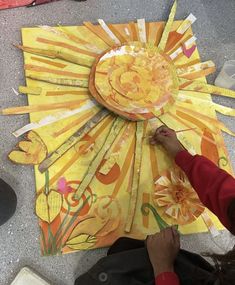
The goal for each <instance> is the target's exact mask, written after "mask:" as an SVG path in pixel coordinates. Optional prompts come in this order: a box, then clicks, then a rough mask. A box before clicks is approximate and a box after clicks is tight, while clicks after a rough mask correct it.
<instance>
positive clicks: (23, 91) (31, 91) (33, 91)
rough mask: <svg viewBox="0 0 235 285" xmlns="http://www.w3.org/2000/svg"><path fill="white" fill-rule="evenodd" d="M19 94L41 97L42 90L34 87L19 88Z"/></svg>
mask: <svg viewBox="0 0 235 285" xmlns="http://www.w3.org/2000/svg"><path fill="white" fill-rule="evenodd" d="M19 92H20V93H21V94H30V95H41V93H42V88H40V87H32V86H19Z"/></svg>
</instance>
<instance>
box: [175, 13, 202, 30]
mask: <svg viewBox="0 0 235 285" xmlns="http://www.w3.org/2000/svg"><path fill="white" fill-rule="evenodd" d="M196 20H197V18H196V17H195V16H194V15H193V14H192V13H191V14H189V15H188V17H187V18H186V19H185V20H184V21H183V23H182V24H181V25H180V26H179V28H178V29H177V30H176V32H177V33H179V34H181V35H182V34H184V33H185V32H186V31H187V30H188V28H189V27H190V26H191V25H192V24H193V23H194V22H195V21H196Z"/></svg>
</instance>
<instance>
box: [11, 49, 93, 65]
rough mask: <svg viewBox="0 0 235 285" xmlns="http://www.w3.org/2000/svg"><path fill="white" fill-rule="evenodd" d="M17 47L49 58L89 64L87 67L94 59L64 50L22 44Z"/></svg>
mask: <svg viewBox="0 0 235 285" xmlns="http://www.w3.org/2000/svg"><path fill="white" fill-rule="evenodd" d="M16 47H17V48H19V49H21V50H23V51H24V52H28V53H32V54H37V55H41V56H45V57H49V58H58V59H62V60H65V61H68V62H71V63H75V64H79V65H82V66H87V67H91V66H92V63H93V61H94V60H93V59H85V58H80V57H77V56H75V55H73V54H69V53H66V52H62V51H55V50H45V49H39V48H32V47H27V46H21V45H18V46H16Z"/></svg>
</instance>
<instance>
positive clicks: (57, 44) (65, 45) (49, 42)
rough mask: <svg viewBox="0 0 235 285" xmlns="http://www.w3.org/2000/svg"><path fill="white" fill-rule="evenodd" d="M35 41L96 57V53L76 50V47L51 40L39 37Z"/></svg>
mask: <svg viewBox="0 0 235 285" xmlns="http://www.w3.org/2000/svg"><path fill="white" fill-rule="evenodd" d="M36 41H37V42H39V43H43V44H47V45H52V46H56V47H62V48H65V49H68V50H72V51H74V52H78V53H81V54H85V55H87V56H91V57H96V56H97V53H94V52H91V51H88V50H85V49H81V48H78V47H76V46H73V45H70V44H67V43H64V42H58V41H52V40H48V39H45V38H40V37H38V38H37V39H36Z"/></svg>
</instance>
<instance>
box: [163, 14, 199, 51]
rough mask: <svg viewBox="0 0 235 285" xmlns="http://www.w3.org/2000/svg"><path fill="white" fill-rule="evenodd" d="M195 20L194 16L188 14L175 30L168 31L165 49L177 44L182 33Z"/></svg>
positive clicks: (181, 37)
mask: <svg viewBox="0 0 235 285" xmlns="http://www.w3.org/2000/svg"><path fill="white" fill-rule="evenodd" d="M195 21H196V17H195V16H194V15H193V14H190V15H189V16H188V17H187V18H186V19H185V20H184V21H183V22H182V23H181V24H180V25H179V27H178V28H177V29H176V30H175V31H172V32H170V34H169V38H168V40H167V44H166V49H165V51H169V50H171V49H173V48H174V47H175V46H176V45H177V46H178V45H179V43H180V42H181V41H182V39H183V37H184V33H185V32H186V31H187V30H188V29H189V28H190V27H191V25H192V24H193V23H194V22H195Z"/></svg>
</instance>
